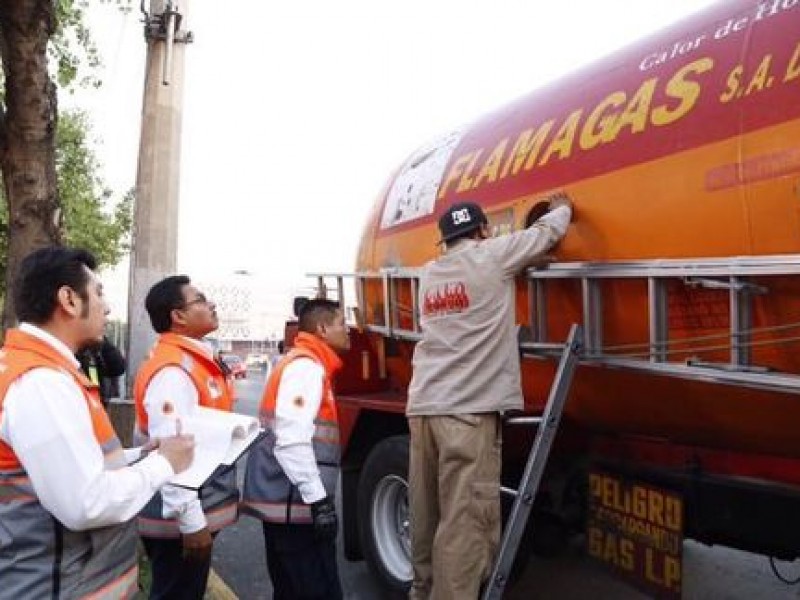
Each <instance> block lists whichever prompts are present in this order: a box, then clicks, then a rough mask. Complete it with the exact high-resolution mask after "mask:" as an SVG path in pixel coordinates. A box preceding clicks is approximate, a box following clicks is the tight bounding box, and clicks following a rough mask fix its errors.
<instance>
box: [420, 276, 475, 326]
mask: <svg viewBox="0 0 800 600" xmlns="http://www.w3.org/2000/svg"><path fill="white" fill-rule="evenodd" d="M467 308H469V294H468V293H467V287H466V286H465V285H464V283H463V282H460V281H459V282H455V283H444V284H442V285H440V286H438V287H435V288H432V289H430V290H428V291H426V292H425V297H424V299H423V304H422V313H423V314H424V315H425V316H426V317H430V316H433V315H445V314H451V313H460V312H463V311H464V310H466V309H467Z"/></svg>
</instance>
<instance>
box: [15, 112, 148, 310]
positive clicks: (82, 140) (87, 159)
mask: <svg viewBox="0 0 800 600" xmlns="http://www.w3.org/2000/svg"><path fill="white" fill-rule="evenodd" d="M89 132H90V128H89V124H88V121H87V117H86V115H85V114H84V113H82V112H78V111H67V112H64V113H62V114H61V115H59V119H58V131H57V133H56V175H57V181H58V190H59V196H60V198H61V201H62V206H63V227H62V241H63V242H64V243H66V244H69V245H71V246H80V247H82V248H86V249H87V250H89V251H91V252H92V253H93V254H94V255H95V257H96V258H97V260H98V263H99V264H100V265H115V264H117V263H118V262H119V260H120V258H121V257H122V254H123V253H124V252H126V251H128V250H129V247H128V234H129V233H130V229H131V224H132V218H133V198H134V195H133V190H130V191H128V193H127V194H125V196H124V197H123V198H122V200H121V201H119V202H118V203H116V205H115V206H114V208H113V211H111V212H109V211H108V205H109V204H110V202H109V199H110V197H111V191H110V190H109V189H108V188H107V187H106V186H105V183H104V182H103V180H102V179H101V178H100V177H98V176H97V175H96V171H97V169H98V163H97V159H96V157H95V155H94V152H93V150H92V148H91V145H90V140H89ZM7 239H8V211H7V209H6V202H5V196H4V194H3V193H2V191H0V273H4V272H5V271H6V247H7V246H6V243H7ZM4 283H5V282H4V281H2V280H0V296H2V295H3V292H4V290H5V289H6V288H5V285H4Z"/></svg>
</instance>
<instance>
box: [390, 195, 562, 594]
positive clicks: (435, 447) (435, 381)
mask: <svg viewBox="0 0 800 600" xmlns="http://www.w3.org/2000/svg"><path fill="white" fill-rule="evenodd" d="M549 209H550V211H549V212H548V213H547V214H546V215H545V216H544V217H542V218H541V219H539V220H538V221H536V222H535V223H534V224H533V225H532V226H531V227H529V228H527V229H524V230H522V231H517V232H514V233H511V234H508V235H502V236H499V237H496V238H489V236H488V234H489V230H488V221H487V219H486V215H485V214H484V213H483V210H482V209H481V208H480V206H478V205H477V204H475V203H472V202H459V203H456V204H453V205H452V206H450V207H449V208H448V209H447V210H446V211H445V213H444V214H443V215H442V217H441V218H440V219H439V229H440V231H441V234H442V239H441V243H442V244H444V246H445V247H444V252H443V255H442V256H441V257H440V258H439V259H437V260H435V261H432V262H430V263H428V264H427V265H426V266H425V267H424V268H423V270H422V272H421V275H420V286H419V306H420V312H421V315H420V318H421V321H420V323H421V328H422V339H421V341H420V342H419V343H418V344H417V347H416V349H415V352H414V361H413V367H414V373H413V377H412V380H411V384H410V386H409V394H408V407H407V410H406V414H407V416H408V422H409V430H410V433H411V454H410V458H409V488H410V489H409V497H410V509H411V545H412V562H413V567H414V581H413V584H412V588H411V592H410V596H409V597H410V598H411V600H427V599H432V600H444V599H458V600H463V599H466V598H477V597H478V593H479V589H480V586H481V583H482V582H483V581H485V580H486V579H487V578H488V577H489V575H490V571H491V568H492V562H493V560H494V556H495V552H496V550H497V546H498V543H499V538H500V461H501V443H502V442H501V422H500V419H499V415H500V414H501V413H503V412H505V411H509V410H521V409H522V407H523V401H522V392H521V389H520V371H519V362H518V349H517V339H516V334H515V322H514V314H515V310H514V300H515V288H514V277H515V276H516V275H517V274H518V273H520V272H521V271H522V270H524V269H525V268H526V267H528V266H530V265H531V263H533V262H534V261H536V260H537V259H540V258H541V257H542V255H543V254H544V253H545V252H547V251H548V250H549V249H550V248H551V247H552V246H553V245H554V244H555V243H556V242H558V241H559V240H560V239H561V238H562V237H563V236H564V234H565V233H566V230H567V227H568V225H569V222H570V220H571V218H572V205H571V203H570V201H569V199H568V198H566V196H564V195H559V196H557V197H556V198H555V199H553V200H551V202H550V206H549Z"/></svg>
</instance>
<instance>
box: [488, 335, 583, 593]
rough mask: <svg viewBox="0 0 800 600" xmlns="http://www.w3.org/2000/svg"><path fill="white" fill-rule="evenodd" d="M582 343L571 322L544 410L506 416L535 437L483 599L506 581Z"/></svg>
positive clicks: (540, 477) (502, 586)
mask: <svg viewBox="0 0 800 600" xmlns="http://www.w3.org/2000/svg"><path fill="white" fill-rule="evenodd" d="M582 344H583V330H582V328H581V326H580V325H573V326H572V328H571V329H570V333H569V337H568V338H567V342H566V344H564V347H563V351H562V353H561V359H560V360H559V363H558V369H557V370H556V374H555V378H554V379H553V385H552V386H551V388H550V394H549V396H548V398H547V404H546V405H545V409H544V412H543V413H542V415H541V416H536V417H530V416H523V417H514V418H510V419H507V420H506V424H507V425H536V426H537V431H536V438H535V439H534V442H533V446H532V447H531V451H530V454H529V455H528V462H527V464H526V465H525V471H524V472H523V474H522V479H521V480H520V486H519V489H518V490H516V493H515V498H514V506H513V507H512V509H511V514H510V515H509V517H508V521H507V522H506V526H505V530H504V531H503V538H502V541H501V542H500V549H499V551H498V554H497V558H496V559H495V563H494V567H493V569H492V575H491V577H489V580H488V582H487V583H486V588H485V590H484V592H483V600H498V599H499V598H502V596H503V591H504V590H505V587H506V584H507V583H508V576H509V573H510V572H511V565H512V564H513V563H514V558H515V557H516V555H517V549H518V548H519V543H520V540H521V539H522V534H523V533H524V532H525V526H526V525H527V523H528V517H529V516H530V512H531V509H532V508H533V502H534V500H535V499H536V492H537V490H538V489H539V483H540V482H541V480H542V474H543V473H544V469H545V467H546V466H547V459H548V457H549V456H550V449H551V448H552V446H553V440H554V439H555V437H556V433H557V432H558V425H559V423H560V422H561V414H562V412H563V410H564V404H565V402H566V399H567V395H568V393H569V389H570V386H571V385H572V378H573V375H574V373H575V367H576V366H577V365H578V362H579V354H580V352H581V347H582Z"/></svg>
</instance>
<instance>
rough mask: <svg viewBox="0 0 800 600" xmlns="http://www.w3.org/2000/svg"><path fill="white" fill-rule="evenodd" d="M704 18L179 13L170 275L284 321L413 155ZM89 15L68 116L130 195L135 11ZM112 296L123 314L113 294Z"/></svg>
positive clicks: (510, 7) (340, 5)
mask: <svg viewBox="0 0 800 600" xmlns="http://www.w3.org/2000/svg"><path fill="white" fill-rule="evenodd" d="M710 3H711V2H710V0H602V1H600V0H571V1H570V0H565V1H559V2H555V1H550V2H544V1H541V0H410V1H406V2H402V3H399V2H385V1H377V2H376V1H375V0H340V1H338V2H330V1H325V0H304V1H299V2H281V1H278V0H268V1H264V0H239V1H237V2H209V1H207V0H206V1H203V0H191V1H189V0H183V1H180V2H179V6H180V7H181V10H184V11H186V12H188V15H187V18H186V19H185V27H188V28H189V29H190V30H191V31H192V32H193V33H194V36H195V42H194V43H193V44H191V45H190V46H189V48H188V50H187V55H186V81H185V96H184V119H183V137H184V140H183V142H184V145H183V150H182V171H181V217H180V221H181V228H180V232H179V238H178V239H179V251H178V266H179V269H180V270H181V271H184V272H187V273H188V274H190V275H191V276H192V277H194V278H199V279H202V278H205V277H209V276H213V274H217V273H231V272H233V271H234V270H238V269H246V270H249V271H251V272H252V273H253V275H254V277H255V279H256V280H257V281H258V285H259V286H260V287H262V288H264V289H266V290H268V291H269V300H268V301H267V302H268V304H269V305H268V306H265V307H264V310H265V311H266V312H268V313H270V314H272V315H275V317H276V322H281V321H282V319H283V317H284V316H285V314H286V312H287V311H288V310H290V297H291V296H292V294H293V293H294V292H295V291H296V290H297V289H298V288H300V287H301V286H303V285H304V284H305V283H306V280H305V279H304V277H303V275H304V274H305V273H307V272H313V271H321V270H327V271H347V272H350V271H352V270H353V269H354V262H355V252H356V248H357V244H358V241H359V237H360V233H361V228H362V225H363V223H364V220H365V219H366V216H367V213H368V210H369V207H370V206H371V205H372V203H373V201H374V200H375V199H376V196H377V194H378V192H379V191H380V189H381V187H382V185H383V184H384V183H385V181H386V179H387V178H388V177H389V176H390V175H391V173H392V171H393V170H394V169H395V168H396V167H398V166H399V164H400V163H402V162H403V160H404V159H405V158H406V157H407V155H409V154H410V153H411V152H413V151H414V150H415V149H416V148H417V147H418V146H421V145H422V144H424V143H425V142H427V141H429V140H430V139H431V138H434V137H437V136H438V135H440V134H443V133H446V132H448V131H449V130H451V129H454V128H455V127H457V126H459V125H462V124H465V123H468V122H470V121H472V120H473V119H475V118H476V117H478V116H480V115H481V114H482V113H485V112H487V111H489V110H491V109H494V108H496V107H499V106H501V105H503V104H505V103H506V102H509V101H510V100H512V99H514V98H515V97H517V96H520V95H522V94H524V93H527V92H529V91H531V90H533V89H535V88H537V87H540V86H541V85H542V84H544V83H545V82H547V81H550V80H553V79H556V78H558V77H559V76H561V75H563V74H566V73H568V72H570V71H572V70H574V69H575V68H576V67H578V66H580V65H583V64H587V63H590V62H592V61H593V60H594V59H596V58H600V57H601V56H603V55H605V54H608V53H610V52H611V51H613V50H615V49H617V48H620V47H623V46H625V45H627V44H628V43H629V42H631V41H633V40H635V39H637V38H641V37H645V36H646V35H647V34H649V33H650V32H653V31H655V30H657V29H660V28H662V27H664V26H666V25H667V24H669V23H671V22H673V21H676V20H678V19H680V18H682V17H683V16H685V15H687V14H689V13H692V12H695V11H697V10H700V9H701V8H703V7H704V6H706V5H707V4H710ZM94 4H96V5H97V6H93V7H92V9H91V24H92V28H93V32H94V35H95V37H96V38H97V41H98V43H99V45H100V48H101V51H102V53H103V58H104V63H105V70H104V72H103V73H102V78H103V81H104V85H103V86H102V87H101V88H100V89H99V90H96V91H92V92H91V93H86V94H85V95H84V94H83V93H82V94H81V96H80V100H79V101H80V103H81V105H82V106H84V107H86V108H87V109H88V110H89V111H90V113H91V115H92V117H93V123H94V133H95V135H96V136H97V137H98V138H99V141H98V143H99V146H98V157H99V158H100V160H101V162H102V163H103V164H104V166H105V177H106V179H107V181H108V182H109V184H111V186H112V187H113V188H115V189H116V190H118V191H119V192H120V193H121V192H123V191H124V190H126V189H128V188H130V187H132V186H133V185H134V183H135V176H136V152H137V148H138V135H139V132H138V127H139V119H140V111H141V96H142V86H143V63H144V52H145V44H144V40H143V37H142V31H141V25H140V23H139V20H140V13H139V12H138V10H135V11H133V12H132V13H131V14H129V15H127V16H126V15H122V14H121V13H119V12H118V11H116V10H115V9H114V8H113V7H110V6H107V5H104V4H99V3H94ZM133 4H134V5H136V7H137V9H138V4H139V2H138V1H137V0H135V1H134V2H133ZM111 279H113V280H114V281H109V284H110V285H108V287H109V288H110V290H111V292H112V295H113V294H117V295H119V296H122V298H124V290H123V289H122V288H123V286H124V284H123V283H122V282H123V281H124V280H125V278H124V277H119V276H118V277H116V278H111ZM117 279H118V280H119V281H116V280H117ZM112 301H113V302H114V304H115V305H116V306H117V307H118V308H119V310H116V311H115V313H117V314H124V312H122V308H121V305H122V304H124V300H119V299H118V300H113V298H112Z"/></svg>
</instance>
